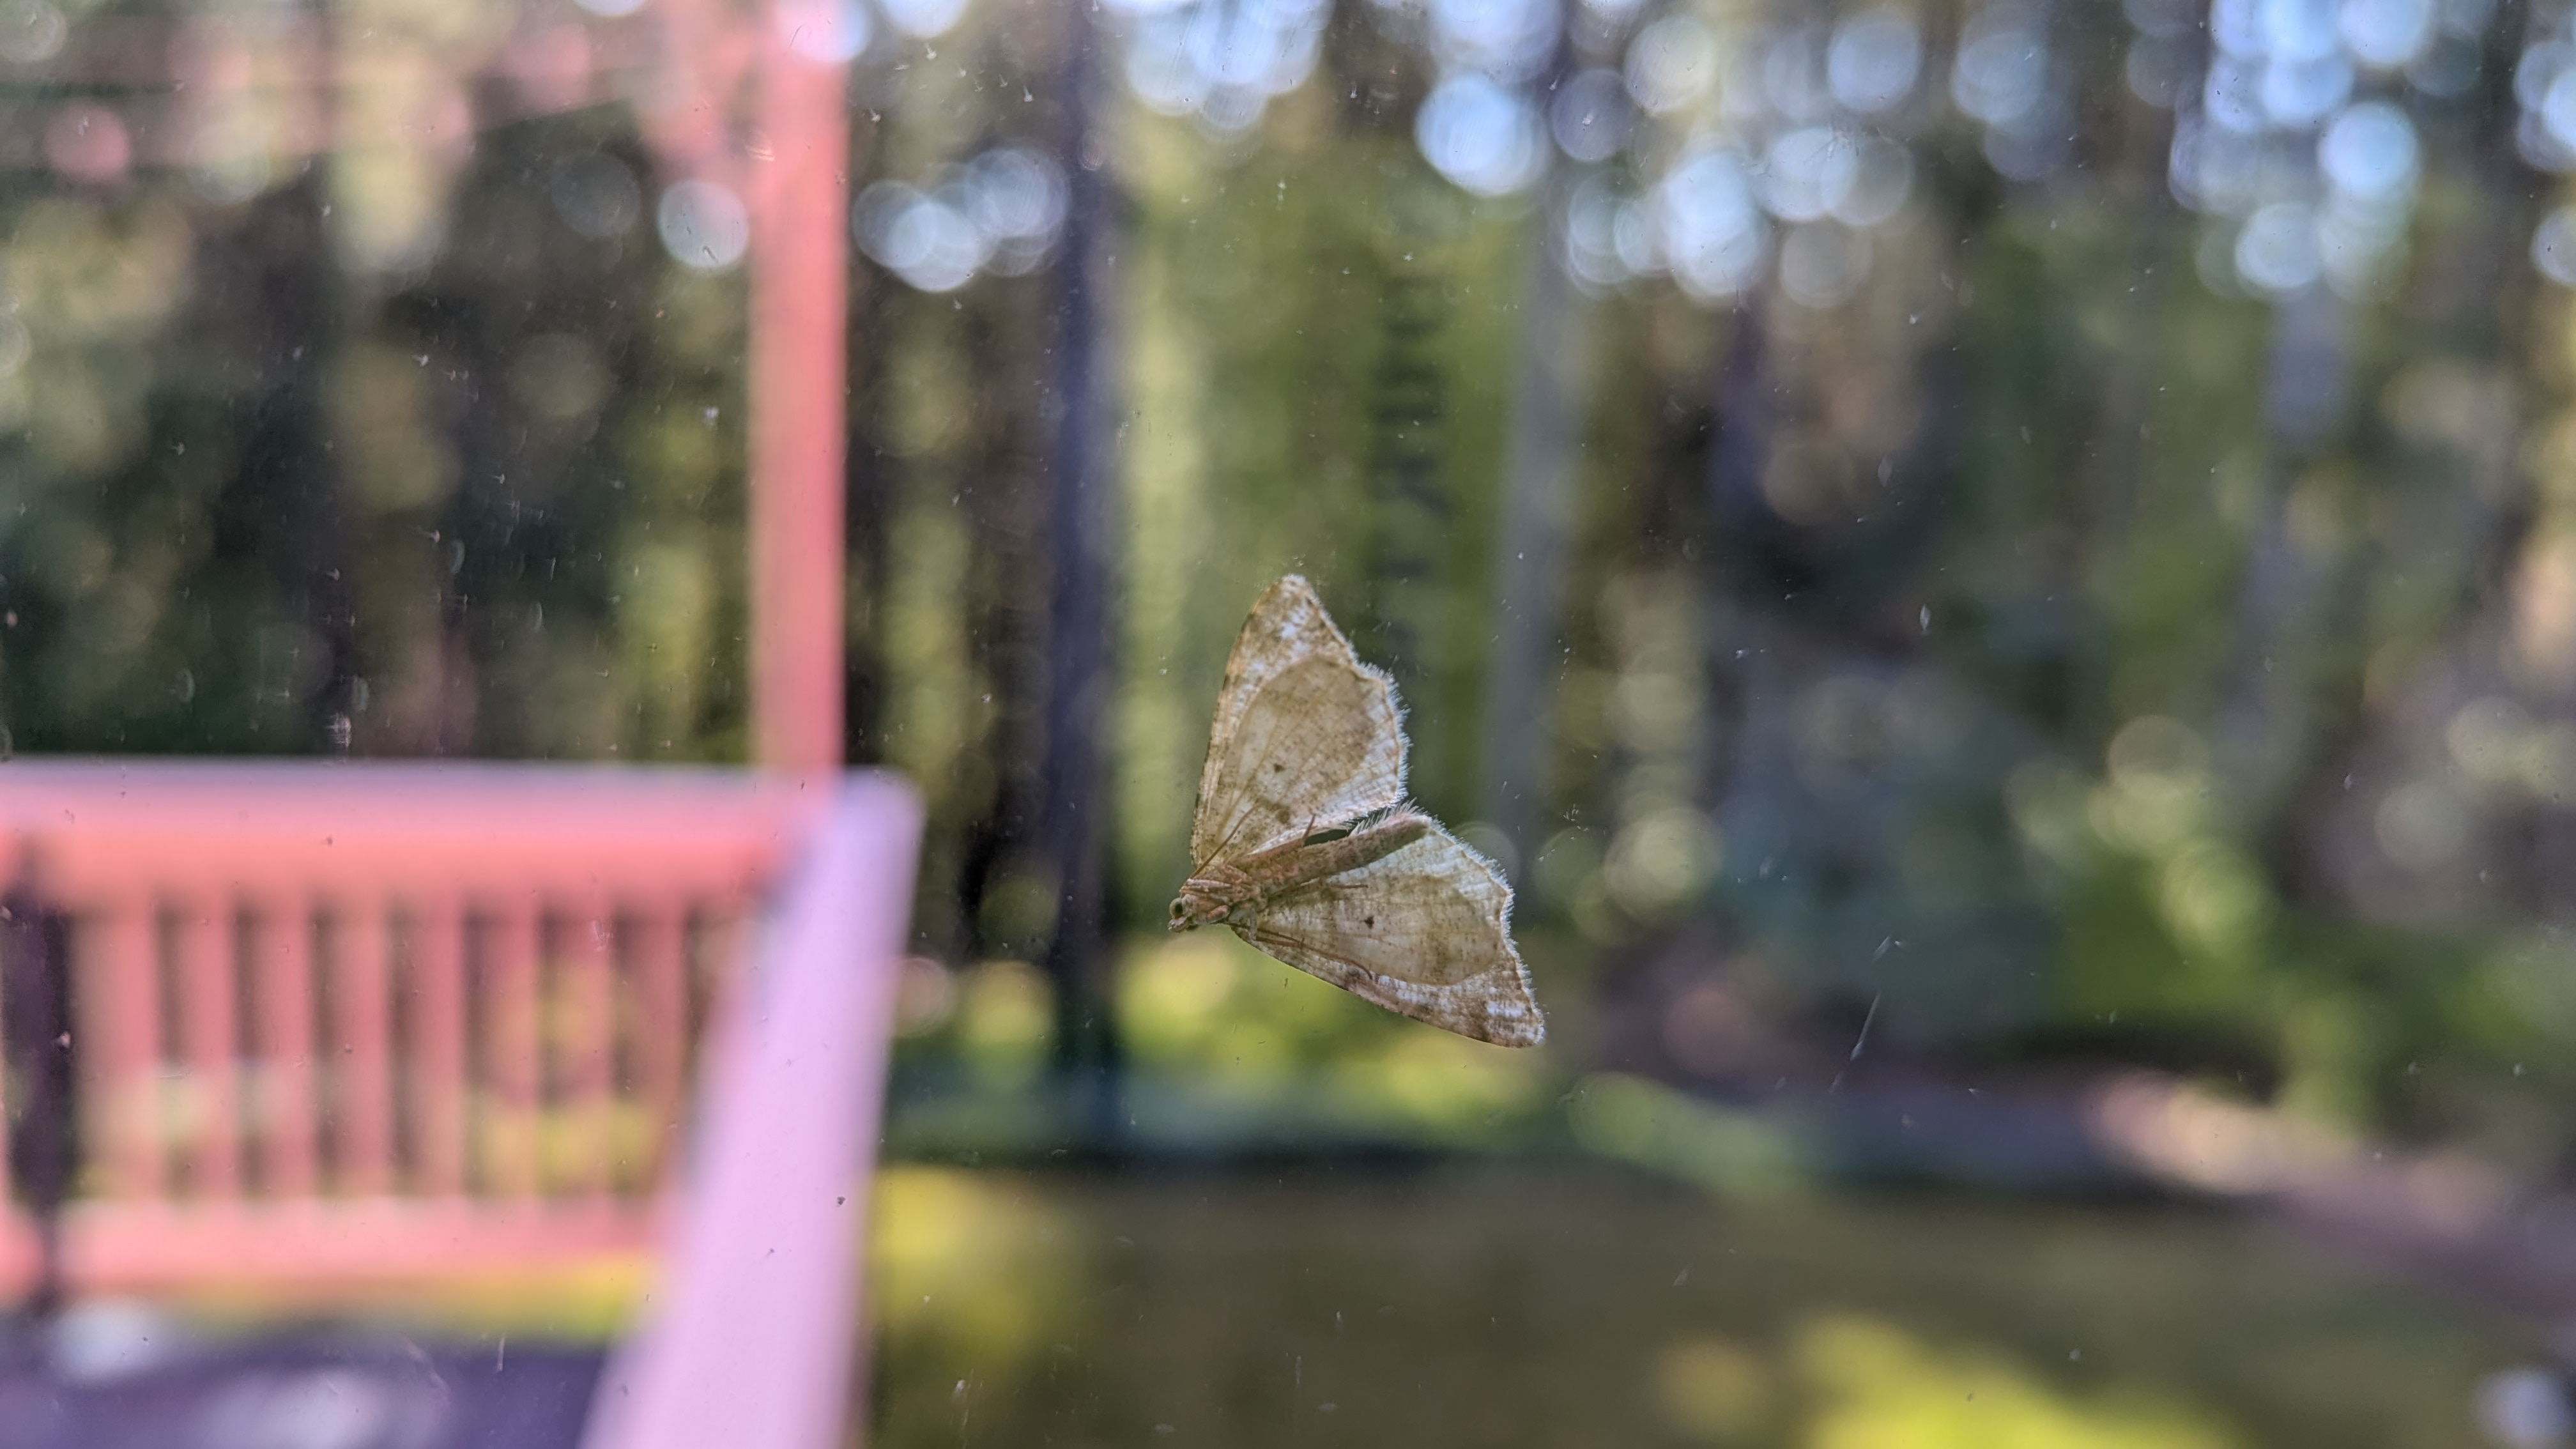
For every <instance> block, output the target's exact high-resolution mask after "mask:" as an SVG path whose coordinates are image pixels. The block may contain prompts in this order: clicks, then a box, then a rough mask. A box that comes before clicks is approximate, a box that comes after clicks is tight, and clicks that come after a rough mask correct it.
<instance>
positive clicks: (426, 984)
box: [411, 896, 465, 1197]
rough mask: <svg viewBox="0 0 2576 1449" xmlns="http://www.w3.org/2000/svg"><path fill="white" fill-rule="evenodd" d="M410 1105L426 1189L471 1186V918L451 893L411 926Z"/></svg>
mask: <svg viewBox="0 0 2576 1449" xmlns="http://www.w3.org/2000/svg"><path fill="white" fill-rule="evenodd" d="M411 942H412V959H411V1020H412V1042H411V1064H412V1070H411V1102H412V1121H413V1123H414V1124H415V1125H414V1129H413V1130H414V1136H415V1147H414V1151H415V1153H416V1155H417V1159H418V1162H419V1173H420V1190H421V1191H422V1192H424V1193H426V1194H428V1195H430V1196H433V1197H454V1196H456V1195H457V1194H460V1193H462V1192H464V1191H465V920H464V908H463V906H462V905H461V904H460V903H459V902H457V901H456V900H454V899H453V898H450V897H444V896H441V897H433V898H430V899H428V900H425V901H423V902H422V904H421V906H420V914H419V916H418V917H417V918H416V919H415V920H414V921H413V923H412V934H411Z"/></svg>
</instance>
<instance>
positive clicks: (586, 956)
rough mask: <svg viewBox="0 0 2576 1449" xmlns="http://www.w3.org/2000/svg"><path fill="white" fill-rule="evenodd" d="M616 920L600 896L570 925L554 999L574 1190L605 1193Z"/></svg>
mask: <svg viewBox="0 0 2576 1449" xmlns="http://www.w3.org/2000/svg"><path fill="white" fill-rule="evenodd" d="M615 942H616V918H615V915H614V913H613V911H612V908H611V907H610V905H609V903H608V902H607V901H606V900H605V899H604V898H598V897H594V898H593V899H592V901H591V905H590V909H589V911H588V912H586V913H585V914H583V915H581V916H579V917H577V918H575V919H574V921H573V922H572V940H571V941H569V942H568V943H566V944H567V946H568V948H569V949H567V950H566V951H565V952H564V979H563V987H562V994H561V997H560V998H559V1003H560V1008H561V1015H560V1016H559V1017H558V1018H557V1019H558V1020H559V1021H560V1022H561V1024H562V1049H563V1063H562V1073H561V1081H562V1083H563V1109H562V1110H563V1117H564V1122H565V1125H566V1127H567V1128H569V1133H568V1135H567V1137H566V1138H565V1139H564V1140H565V1141H566V1142H567V1144H568V1149H569V1150H568V1155H569V1156H570V1158H571V1161H570V1162H569V1163H567V1164H566V1166H567V1167H568V1168H569V1169H570V1171H569V1173H568V1174H567V1176H568V1178H569V1180H570V1183H571V1185H572V1188H573V1190H574V1191H576V1192H580V1193H586V1194H591V1195H597V1194H601V1193H605V1192H606V1191H608V1171H609V1163H610V1161H611V1159H612V1151H611V1147H612V1144H611V1142H610V1140H609V1138H610V1130H611V1126H612V1118H611V1106H612V1104H611V1102H610V1099H609V1068H610V1062H609V1051H610V1045H611V1043H612V1042H613V1041H614V1040H615V1033H616V1028H617V1022H616V1017H615V1015H614V1013H615V1010H616V1004H617V998H616V993H615V984H616V983H615V972H616V959H615V955H614V951H615Z"/></svg>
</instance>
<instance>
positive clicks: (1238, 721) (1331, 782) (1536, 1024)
mask: <svg viewBox="0 0 2576 1449" xmlns="http://www.w3.org/2000/svg"><path fill="white" fill-rule="evenodd" d="M1405 748H1406V747H1405V739H1404V716H1403V714H1402V712H1401V711H1400V710H1398V709H1397V707H1396V702H1395V682H1394V681H1393V680H1391V679H1389V678H1388V677H1387V676H1386V674H1385V672H1384V671H1382V670H1378V669H1374V668H1371V667H1370V666H1368V665H1366V664H1363V663H1361V662H1360V659H1359V656H1358V655H1357V654H1356V653H1354V652H1352V649H1351V643H1350V641H1349V640H1348V639H1346V638H1344V637H1342V631H1341V630H1340V629H1337V628H1335V627H1334V626H1333V621H1332V618H1331V616H1330V615H1327V614H1326V613H1325V612H1324V604H1323V601H1322V600H1321V599H1318V598H1317V597H1315V590H1314V589H1313V587H1312V586H1310V585H1309V584H1308V583H1307V582H1306V581H1305V580H1304V579H1302V578H1300V577H1298V576H1297V575H1295V574H1290V575H1288V576H1287V577H1286V578H1283V579H1281V580H1280V581H1279V582H1277V583H1275V584H1272V585H1271V586H1270V587H1269V589H1268V590H1267V591H1265V592H1264V593H1263V594H1262V595H1261V598H1260V600H1259V601H1258V602H1256V603H1255V604H1254V605H1253V606H1252V617H1250V618H1248V619H1246V620H1244V623H1243V632H1242V633H1240V634H1238V635H1236V636H1235V640H1234V653H1233V654H1232V656H1230V657H1229V658H1228V659H1227V661H1226V666H1225V684H1224V686H1223V687H1222V688H1221V689H1220V690H1219V691H1218V694H1217V701H1216V721H1215V723H1214V725H1213V726H1212V727H1211V728H1210V729H1209V731H1208V752H1207V763H1206V765H1205V766H1203V767H1202V768H1201V769H1200V771H1199V798H1198V810H1197V813H1196V815H1195V816H1194V817H1193V818H1192V820H1191V822H1190V860H1191V865H1190V876H1189V879H1188V880H1187V881H1185V882H1183V883H1182V886H1181V892H1180V895H1179V896H1177V897H1176V898H1174V900H1173V901H1172V918H1171V929H1172V930H1174V931H1186V930H1189V929H1191V928H1193V927H1197V926H1225V927H1228V928H1229V929H1231V930H1232V931H1233V932H1234V933H1235V934H1236V935H1237V936H1240V937H1242V938H1243V939H1244V940H1245V941H1246V942H1248V943H1250V944H1251V945H1252V946H1253V947H1255V948H1256V949H1258V950H1260V951H1263V952H1265V953H1267V954H1269V955H1271V956H1275V957H1277V958H1278V959H1280V960H1282V961H1285V962H1287V963H1288V964H1289V965H1291V966H1294V967H1296V968H1297V969H1298V970H1300V971H1303V972H1305V973H1307V974H1308V975H1310V976H1316V977H1320V978H1322V979H1323V980H1326V981H1329V982H1331V983H1333V984H1334V985H1335V986H1339V987H1341V988H1342V989H1343V990H1345V991H1348V992H1351V993H1352V994H1353V995H1356V996H1359V997H1361V998H1363V999H1365V1000H1369V1001H1374V1002H1376V1003H1377V1004H1378V1005H1380V1006H1383V1007H1385V1008H1387V1009H1388V1010H1390V1011H1397V1012H1401V1013H1403V1014H1404V1015H1406V1016H1409V1017H1412V1018H1414V1019H1415V1020H1417V1021H1424V1022H1428V1023H1430V1024H1431V1025H1433V1026H1436V1027H1440V1028H1443V1029H1445V1030H1448V1031H1454V1032H1456V1033H1458V1034H1459V1035H1460V1036H1469V1037H1474V1038H1476V1039H1477V1040H1478V1041H1488V1042H1493V1043H1495V1044H1496V1045H1498V1046H1536V1045H1538V1044H1539V1042H1541V1041H1542V1040H1544V1039H1545V1038H1546V1036H1547V1024H1546V1021H1545V1019H1544V1018H1543V1017H1541V1015H1540V1014H1539V1009H1538V1002H1537V1000H1536V999H1535V998H1534V997H1532V996H1531V995H1530V982H1529V969H1528V968H1527V967H1526V966H1524V965H1522V964H1521V955H1520V952H1519V951H1518V950H1517V949H1515V948H1514V947H1513V945H1512V888H1511V885H1510V883H1509V882H1507V881H1505V880H1504V879H1503V873H1502V871H1501V870H1500V869H1499V868H1498V867H1497V866H1495V864H1494V863H1493V862H1492V861H1490V860H1487V859H1486V858H1485V857H1483V856H1482V855H1479V854H1477V853H1476V852H1475V851H1473V850H1470V849H1469V848H1467V846H1466V845H1465V844H1463V843H1462V842H1460V841H1459V839H1458V838H1457V837H1456V836H1454V835H1451V834H1450V833H1449V832H1448V831H1447V830H1445V829H1443V828H1441V825H1440V822H1439V821H1437V820H1434V819H1432V818H1431V817H1430V816H1429V815H1426V814H1424V813H1423V812H1422V811H1420V810H1417V809H1415V808H1413V807H1412V806H1411V805H1409V804H1407V803H1406V801H1405V798H1404V763H1405V761H1404V757H1405Z"/></svg>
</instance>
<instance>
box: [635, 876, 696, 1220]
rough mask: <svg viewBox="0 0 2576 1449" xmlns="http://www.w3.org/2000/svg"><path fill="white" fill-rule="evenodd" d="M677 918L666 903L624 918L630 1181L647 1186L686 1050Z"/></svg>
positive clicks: (662, 1145)
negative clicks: (630, 1004) (635, 1127)
mask: <svg viewBox="0 0 2576 1449" xmlns="http://www.w3.org/2000/svg"><path fill="white" fill-rule="evenodd" d="M683 924H684V923H683V921H682V919H681V917H680V916H679V914H678V913H677V912H676V911H674V910H672V909H670V908H667V907H663V908H656V909H651V910H647V911H645V912H643V913H641V914H639V915H637V916H635V917H633V918H632V919H631V920H630V921H629V922H628V923H627V929H628V931H629V932H631V935H630V937H629V941H630V946H629V952H628V959H629V960H630V961H631V962H632V963H633V965H632V969H633V971H634V973H635V1009H634V1010H633V1011H632V1012H630V1013H628V1016H627V1019H628V1021H629V1022H630V1024H631V1026H630V1030H631V1031H632V1033H633V1038H632V1040H633V1046H632V1057H631V1059H632V1060H633V1062H634V1063H635V1082H634V1084H633V1087H632V1089H631V1090H632V1092H633V1095H634V1098H635V1104H636V1107H637V1109H638V1110H639V1111H640V1112H642V1114H643V1116H644V1125H645V1131H644V1141H645V1143H646V1144H648V1146H647V1150H646V1155H645V1157H644V1160H643V1161H641V1162H638V1163H636V1164H635V1165H634V1167H633V1168H632V1169H631V1172H630V1181H632V1182H633V1183H634V1184H635V1185H636V1186H638V1187H644V1188H649V1187H651V1186H652V1185H653V1184H655V1183H657V1182H659V1181H661V1179H662V1176H663V1174H664V1173H665V1172H666V1171H667V1169H668V1167H669V1163H668V1161H667V1153H668V1149H669V1146H670V1143H671V1140H672V1139H673V1137H674V1136H676V1134H677V1132H678V1129H679V1118H680V1098H681V1094H682V1092H683V1091H684V1090H685V1081H686V1077H685V1073H686V1072H687V1070H688V1054H689V1045H688V1038H689V979H688V957H687V955H686V950H687V941H686V939H685V937H684V936H683V934H682V932H683Z"/></svg>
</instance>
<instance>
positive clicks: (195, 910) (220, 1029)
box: [171, 896, 241, 1201]
mask: <svg viewBox="0 0 2576 1449" xmlns="http://www.w3.org/2000/svg"><path fill="white" fill-rule="evenodd" d="M174 944H175V945H176V947H177V952H178V954H177V959H176V960H175V961H173V962H172V966H173V967H174V969H173V971H172V973H171V974H172V976H173V977H174V979H175V982H176V985H177V988H178V997H179V1001H178V1006H179V1033H178V1034H179V1050H180V1052H181V1053H182V1054H183V1056H184V1059H185V1062H186V1068H187V1084H188V1092H189V1101H190V1104H191V1106H192V1107H193V1108H194V1111H193V1113H192V1114H191V1120H190V1121H189V1122H188V1124H187V1136H186V1138H185V1141H186V1144H187V1146H186V1161H187V1164H188V1190H189V1192H190V1193H192V1194H193V1195H195V1196H197V1197H201V1198H211V1199H215V1200H218V1201H228V1200H230V1199H231V1198H233V1197H235V1196H236V1195H238V1194H239V1192H240V1190H241V1090H240V1066H241V1063H240V1055H241V1046H240V1026H239V1023H238V1021H237V1019H236V1014H235V1011H234V999H235V997H234V978H233V915H232V902H231V901H229V900H227V899H225V898H223V897H221V896H198V897H195V898H191V899H183V900H181V901H180V902H179V923H178V932H177V935H176V937H175V940H174Z"/></svg>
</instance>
